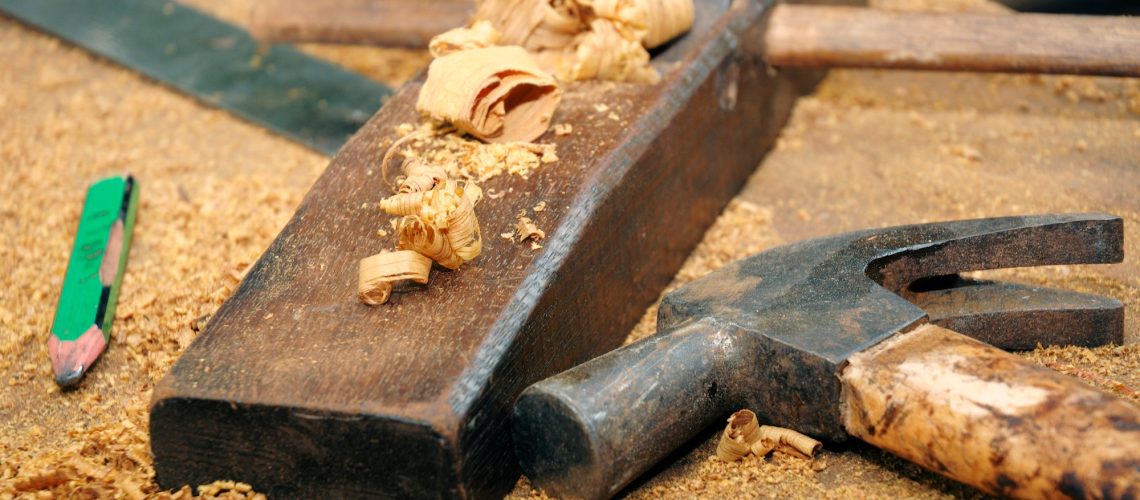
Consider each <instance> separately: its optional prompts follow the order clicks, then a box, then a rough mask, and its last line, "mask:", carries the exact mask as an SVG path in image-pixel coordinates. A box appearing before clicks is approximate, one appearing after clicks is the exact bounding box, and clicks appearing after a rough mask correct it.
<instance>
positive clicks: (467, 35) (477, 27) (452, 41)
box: [428, 21, 501, 57]
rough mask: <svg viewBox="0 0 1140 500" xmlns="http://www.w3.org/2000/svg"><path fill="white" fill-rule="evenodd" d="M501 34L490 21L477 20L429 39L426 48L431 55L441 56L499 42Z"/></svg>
mask: <svg viewBox="0 0 1140 500" xmlns="http://www.w3.org/2000/svg"><path fill="white" fill-rule="evenodd" d="M500 37H501V35H500V34H499V31H498V30H496V29H495V27H494V26H492V25H491V23H490V21H477V22H475V23H474V24H472V25H471V26H470V27H462V28H455V29H453V30H451V31H447V32H444V33H441V34H439V35H436V36H435V37H433V38H432V39H431V43H430V44H429V45H428V50H429V51H430V52H431V56H432V57H441V56H445V55H447V54H450V53H452V52H459V51H461V50H471V49H481V48H483V47H490V46H492V45H495V44H496V43H498V42H499V38H500Z"/></svg>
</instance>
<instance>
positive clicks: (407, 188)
mask: <svg viewBox="0 0 1140 500" xmlns="http://www.w3.org/2000/svg"><path fill="white" fill-rule="evenodd" d="M404 172H405V176H404V177H403V178H402V179H397V180H398V181H399V182H400V192H401V193H419V192H423V191H431V190H432V189H435V187H436V186H439V185H442V184H443V183H444V181H446V180H447V172H445V171H444V170H443V169H442V168H440V167H436V166H432V165H427V164H424V163H421V162H419V161H416V160H409V161H408V162H407V163H406V164H405V167H404Z"/></svg>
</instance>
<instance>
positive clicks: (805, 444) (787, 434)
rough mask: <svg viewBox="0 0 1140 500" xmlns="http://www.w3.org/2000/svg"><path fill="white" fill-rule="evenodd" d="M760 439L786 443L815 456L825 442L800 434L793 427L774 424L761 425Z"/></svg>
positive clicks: (809, 455) (801, 451)
mask: <svg viewBox="0 0 1140 500" xmlns="http://www.w3.org/2000/svg"><path fill="white" fill-rule="evenodd" d="M760 439H763V440H765V441H771V442H773V443H779V444H786V445H788V446H791V447H792V448H795V450H796V451H798V452H800V453H803V454H804V455H807V456H808V457H814V456H815V454H816V452H818V451H819V449H820V448H822V447H823V443H820V442H819V441H817V440H815V439H812V438H811V437H808V436H805V435H803V434H800V433H799V432H796V431H794V430H792V429H787V428H784V427H776V426H772V425H762V426H760Z"/></svg>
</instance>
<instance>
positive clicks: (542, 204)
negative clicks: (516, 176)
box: [531, 201, 546, 213]
mask: <svg viewBox="0 0 1140 500" xmlns="http://www.w3.org/2000/svg"><path fill="white" fill-rule="evenodd" d="M531 210H534V211H535V213H538V212H542V211H544V210H546V202H545V201H540V202H538V205H535V206H534V208H533V209H531Z"/></svg>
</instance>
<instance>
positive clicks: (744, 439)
mask: <svg viewBox="0 0 1140 500" xmlns="http://www.w3.org/2000/svg"><path fill="white" fill-rule="evenodd" d="M781 446H786V447H787V449H786V451H789V452H791V453H792V454H794V455H800V456H802V457H803V458H808V459H810V458H813V457H815V454H816V452H818V451H819V449H820V448H821V447H823V444H822V443H820V442H819V441H816V440H815V439H812V438H810V437H808V436H805V435H803V434H800V433H799V432H796V431H794V430H791V429H786V428H784V427H775V426H771V425H763V426H762V425H758V421H757V419H756V414H755V413H753V412H752V411H751V410H747V409H745V410H739V411H737V412H736V413H733V414H732V415H731V416H729V417H728V425H727V426H726V427H725V429H724V432H723V433H722V434H721V437H720V441H719V442H718V443H717V447H716V456H717V458H718V459H720V460H722V461H725V462H735V461H737V460H740V459H742V458H744V457H746V456H748V454H750V453H751V454H753V455H756V456H757V457H764V456H767V455H768V454H769V453H771V452H772V450H774V449H777V447H781Z"/></svg>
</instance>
